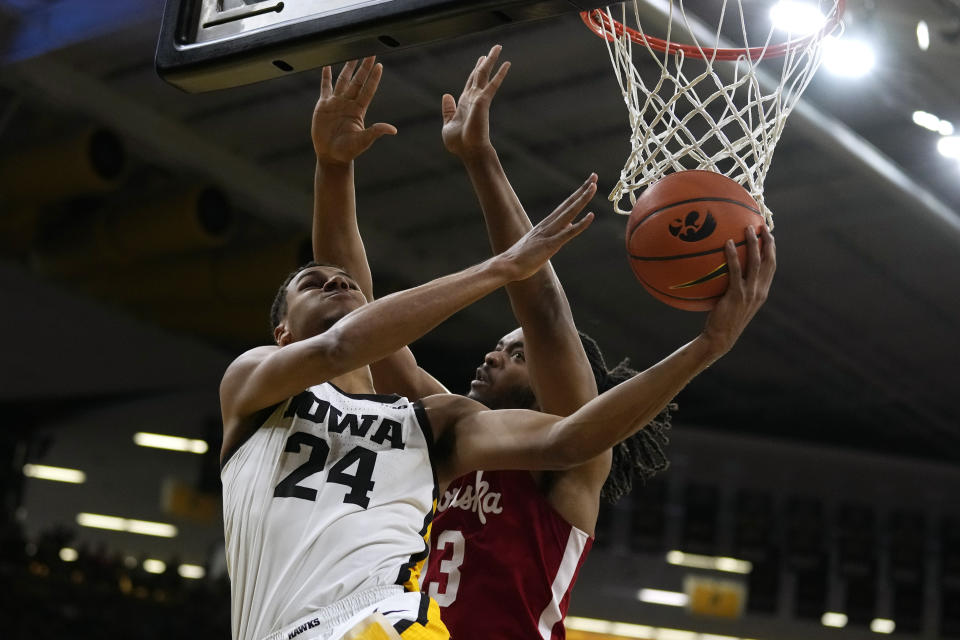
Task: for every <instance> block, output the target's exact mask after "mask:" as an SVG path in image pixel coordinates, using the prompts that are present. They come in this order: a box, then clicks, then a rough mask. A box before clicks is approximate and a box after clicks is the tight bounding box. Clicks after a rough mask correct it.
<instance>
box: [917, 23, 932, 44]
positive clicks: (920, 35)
mask: <svg viewBox="0 0 960 640" xmlns="http://www.w3.org/2000/svg"><path fill="white" fill-rule="evenodd" d="M917 46H918V47H920V50H921V51H926V50H927V49H929V48H930V27H928V26H927V21H926V20H921V21H920V22H918V23H917Z"/></svg>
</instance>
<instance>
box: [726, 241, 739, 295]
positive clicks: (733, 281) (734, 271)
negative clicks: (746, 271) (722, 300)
mask: <svg viewBox="0 0 960 640" xmlns="http://www.w3.org/2000/svg"><path fill="white" fill-rule="evenodd" d="M723 253H724V255H725V256H726V259H727V273H728V274H729V275H728V279H729V281H730V283H729V284H728V285H727V290H730V289H732V288H734V287H738V286H740V285H741V284H742V280H743V270H742V269H741V268H740V256H738V255H737V245H736V244H734V242H733V240H732V239H728V240H727V241H726V242H725V243H724V244H723Z"/></svg>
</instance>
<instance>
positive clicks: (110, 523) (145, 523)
mask: <svg viewBox="0 0 960 640" xmlns="http://www.w3.org/2000/svg"><path fill="white" fill-rule="evenodd" d="M77 524H79V525H80V526H81V527H92V528H94V529H110V530H111V531H126V532H127V533H139V534H141V535H146V536H158V537H161V538H173V537H175V536H176V535H177V528H176V527H175V526H173V525H172V524H167V523H165V522H150V521H149V520H131V519H129V518H118V517H117V516H105V515H101V514H99V513H78V514H77Z"/></svg>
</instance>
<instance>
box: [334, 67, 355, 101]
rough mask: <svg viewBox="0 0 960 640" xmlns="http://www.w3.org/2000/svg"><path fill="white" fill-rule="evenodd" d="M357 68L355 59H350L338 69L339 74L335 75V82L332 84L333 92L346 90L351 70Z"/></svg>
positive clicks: (351, 74) (351, 75)
mask: <svg viewBox="0 0 960 640" xmlns="http://www.w3.org/2000/svg"><path fill="white" fill-rule="evenodd" d="M356 68H357V61H356V60H351V61H350V62H348V63H347V64H345V65H343V69H341V70H340V75H339V76H337V84H335V85H334V86H333V92H334V93H338V94H340V93H343V92H344V90H346V88H347V85H348V84H349V83H350V80H351V79H353V70H354V69H356Z"/></svg>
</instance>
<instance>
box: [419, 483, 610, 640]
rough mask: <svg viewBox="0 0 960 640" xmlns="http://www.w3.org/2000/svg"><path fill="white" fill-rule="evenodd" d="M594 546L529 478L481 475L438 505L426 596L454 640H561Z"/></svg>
mask: <svg viewBox="0 0 960 640" xmlns="http://www.w3.org/2000/svg"><path fill="white" fill-rule="evenodd" d="M592 544H593V538H591V537H590V536H588V535H587V534H586V533H584V532H583V531H580V530H579V529H577V528H576V527H574V526H572V525H570V523H568V522H567V521H566V520H564V519H563V518H562V517H561V516H560V515H559V514H558V513H557V512H556V511H555V510H554V509H553V507H552V506H551V505H550V504H549V503H548V502H547V500H546V498H545V497H544V496H543V494H542V493H541V492H540V489H539V487H537V484H536V482H535V481H534V478H533V476H532V475H531V474H530V472H528V471H486V472H485V471H477V472H476V473H471V474H468V475H466V476H463V477H461V478H458V479H457V480H455V481H453V482H452V483H450V486H449V487H448V488H447V490H446V491H445V492H444V495H443V496H442V497H441V499H440V500H439V502H438V503H437V515H436V517H435V518H434V521H433V529H432V533H431V540H430V558H429V560H428V563H427V573H426V577H425V578H424V589H425V590H426V591H427V592H428V593H429V594H430V595H431V596H432V597H433V598H434V599H435V600H436V601H437V602H438V603H439V604H440V615H441V618H442V619H443V621H444V622H445V623H446V625H447V627H448V628H449V629H450V635H451V637H452V638H453V639H454V640H474V639H475V638H477V639H478V638H484V639H488V638H490V639H492V638H497V639H498V640H514V639H515V640H531V638H543V639H544V640H562V639H563V638H565V637H566V631H565V629H564V626H563V619H564V617H565V616H566V613H567V606H568V604H569V600H570V591H571V589H572V588H573V583H574V582H575V581H576V579H577V573H578V572H579V571H580V566H581V565H582V564H583V561H584V559H585V558H586V556H587V552H588V551H589V550H590V547H591V545H592Z"/></svg>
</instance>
